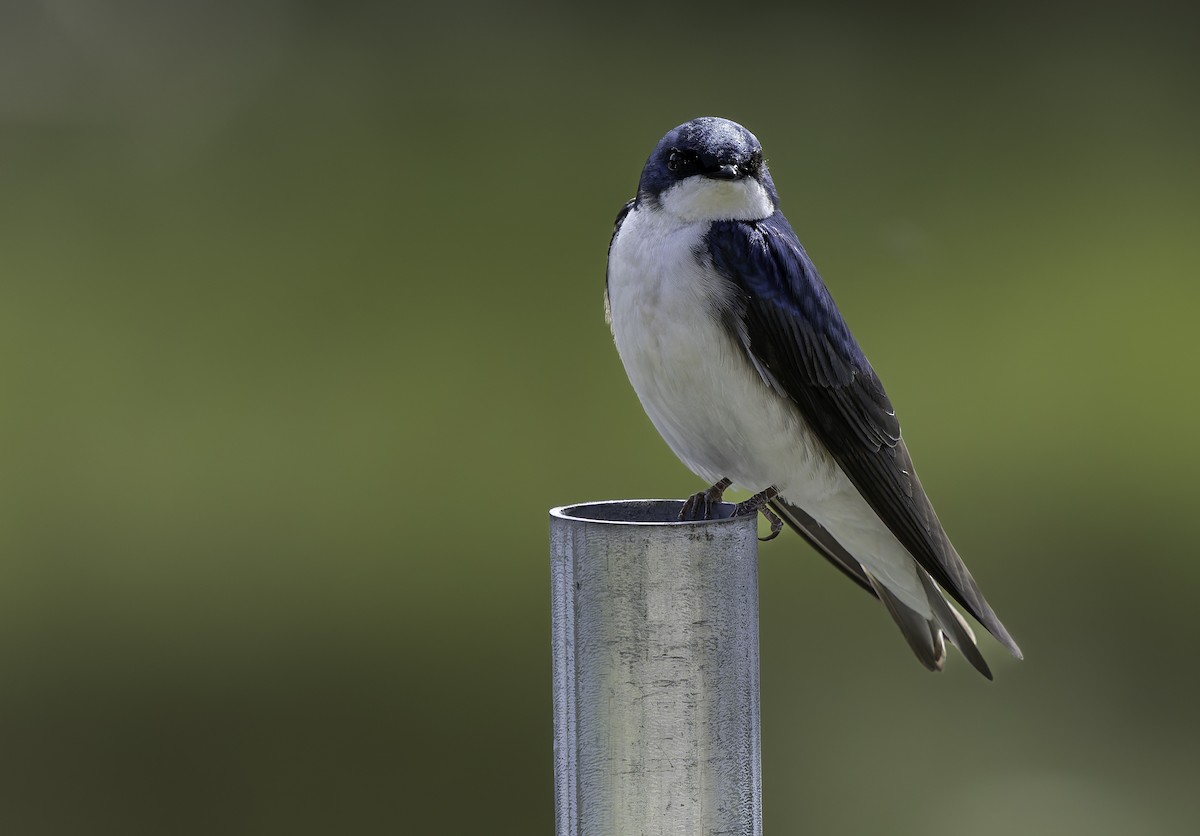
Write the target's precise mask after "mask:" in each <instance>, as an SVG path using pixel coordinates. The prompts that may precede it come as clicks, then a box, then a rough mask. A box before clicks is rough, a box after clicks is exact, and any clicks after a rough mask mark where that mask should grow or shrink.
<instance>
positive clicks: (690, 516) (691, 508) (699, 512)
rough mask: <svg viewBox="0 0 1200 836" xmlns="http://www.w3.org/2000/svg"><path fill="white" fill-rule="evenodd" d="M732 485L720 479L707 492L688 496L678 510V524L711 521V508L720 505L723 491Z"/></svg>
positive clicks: (726, 480)
mask: <svg viewBox="0 0 1200 836" xmlns="http://www.w3.org/2000/svg"><path fill="white" fill-rule="evenodd" d="M732 484H733V482H731V481H729V480H728V479H722V480H721V481H720V482H717V483H716V484H715V485H713V486H712V487H711V488H709V489H708V490H703V491H700V492H699V493H694V494H692V495H691V496H689V497H688V498H687V501H686V502H684V503H683V507H682V508H680V509H679V520H680V522H697V521H698V520H711V519H712V511H713V507H714V506H717V505H720V504H721V497H723V496H724V495H725V490H726V489H727V488H728V487H729V486H730V485H732Z"/></svg>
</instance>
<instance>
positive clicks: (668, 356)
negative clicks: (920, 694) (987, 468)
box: [605, 117, 1021, 679]
mask: <svg viewBox="0 0 1200 836" xmlns="http://www.w3.org/2000/svg"><path fill="white" fill-rule="evenodd" d="M605 307H606V313H607V316H608V320H609V323H610V325H611V326H612V333H613V338H614V340H615V342H616V345H617V351H618V352H619V353H620V355H621V361H622V362H623V363H624V365H625V371H626V372H627V373H628V375H629V380H630V382H631V383H632V384H633V388H634V390H635V391H636V392H637V396H638V398H639V399H640V400H641V402H642V406H643V407H644V408H645V410H646V414H647V415H648V416H649V417H650V420H651V421H652V422H653V423H654V426H655V427H656V428H657V429H658V431H659V433H660V434H661V435H662V437H663V439H664V440H666V442H667V444H668V445H669V446H670V447H671V449H672V450H673V451H674V452H675V455H677V456H678V457H679V458H680V459H681V460H682V461H683V463H684V464H685V465H687V467H688V468H689V469H691V470H692V471H693V472H694V473H695V474H697V475H698V476H700V477H701V478H702V479H704V480H705V481H706V482H710V483H712V487H711V488H709V489H707V490H705V491H701V492H699V493H697V494H695V495H694V496H692V497H691V498H690V499H688V501H687V502H686V503H685V504H684V507H683V510H682V512H681V513H680V518H681V519H706V518H708V516H709V515H710V513H711V512H712V508H713V506H714V505H715V504H716V503H718V502H720V500H721V497H722V495H723V493H724V491H725V489H726V488H728V487H730V485H734V484H736V485H738V486H740V487H743V488H745V489H747V490H749V491H751V492H754V495H753V496H752V497H751V498H750V499H749V500H747V501H746V502H743V503H740V504H739V505H738V506H737V510H736V512H735V513H746V514H757V513H758V512H759V511H760V510H761V511H762V512H763V513H764V515H765V516H766V517H767V518H768V519H769V520H770V521H771V528H772V534H771V537H774V536H775V534H777V533H778V532H779V530H780V529H781V528H782V525H783V521H786V522H787V523H788V525H790V526H791V527H792V528H793V529H795V530H796V531H797V532H799V534H800V535H801V536H802V537H804V539H805V540H807V541H808V542H809V543H810V544H811V545H812V546H813V548H815V549H816V550H817V551H818V552H819V553H820V554H822V555H824V556H825V557H826V558H827V559H829V560H830V561H831V562H832V563H833V565H834V566H836V567H837V568H838V569H840V570H842V572H844V573H845V574H846V575H847V576H849V577H850V579H851V580H853V581H855V582H857V583H858V584H859V585H860V586H862V587H863V588H864V589H865V590H867V591H868V592H870V593H872V594H874V595H875V596H876V597H878V598H879V600H880V601H882V602H883V604H884V606H885V607H886V609H887V611H888V613H890V614H891V616H892V618H893V619H895V621H896V624H897V625H899V627H900V630H901V632H902V633H903V634H904V638H905V639H906V640H907V641H908V644H909V646H910V647H911V648H912V650H913V652H915V653H916V655H917V658H918V659H920V660H921V662H922V663H923V664H924V665H925V666H926V667H927V668H929V669H930V670H940V669H941V668H942V666H943V664H944V663H945V659H946V648H945V643H944V641H943V635H944V636H945V637H946V638H948V639H949V640H950V641H951V642H952V643H953V644H954V645H955V646H956V647H958V649H959V650H960V651H961V652H962V654H963V655H964V656H965V657H966V658H967V659H968V660H969V661H970V662H971V664H972V665H973V666H974V667H975V668H976V669H977V670H979V672H980V673H982V674H983V675H984V676H986V677H988V678H989V679H991V672H990V671H989V670H988V666H987V663H986V662H985V661H984V659H983V656H982V654H980V652H979V649H978V647H976V644H975V635H974V633H972V631H971V628H970V627H969V626H968V625H967V622H966V620H965V619H964V618H963V617H962V616H961V615H960V614H959V613H958V611H957V610H956V609H955V608H954V607H953V605H951V604H950V602H949V601H947V600H946V598H945V597H944V595H943V590H944V591H945V593H948V594H949V595H950V597H952V598H953V599H954V600H955V601H957V602H958V603H959V604H961V605H962V606H963V607H964V608H965V609H966V610H967V611H968V612H969V613H970V614H971V615H972V616H974V617H975V618H976V619H977V620H978V621H979V623H980V624H982V625H983V626H984V627H986V628H987V629H988V630H989V631H990V632H991V633H992V635H994V636H995V637H996V638H997V639H998V640H999V641H1000V642H1001V643H1002V644H1003V645H1004V646H1005V647H1007V648H1008V649H1009V651H1011V652H1012V654H1013V655H1014V656H1016V657H1017V658H1018V659H1019V658H1021V651H1020V649H1019V648H1018V647H1017V644H1016V642H1014V641H1013V639H1012V637H1011V636H1009V634H1008V631H1007V630H1006V629H1004V625H1003V624H1001V623H1000V619H999V618H997V617H996V614H995V613H994V612H993V611H992V608H991V607H990V606H989V605H988V603H987V601H986V600H984V597H983V594H982V593H981V592H980V591H979V587H978V586H976V584H975V579H974V578H972V577H971V573H970V572H969V571H968V570H967V567H966V566H965V565H964V564H963V562H962V559H961V558H960V557H959V556H958V552H957V551H955V549H954V546H953V545H951V543H950V539H949V538H948V537H947V536H946V532H945V531H944V530H943V529H942V524H941V523H940V522H939V521H938V518H937V514H935V513H934V510H933V506H932V505H931V504H930V501H929V498H928V497H927V496H926V495H925V491H924V489H923V488H922V487H921V482H920V480H918V479H917V474H916V472H915V471H914V470H913V464H912V459H911V457H910V456H909V453H908V448H907V447H906V446H905V443H904V441H903V440H902V439H901V437H900V422H899V421H898V420H897V418H896V413H895V411H894V410H893V409H892V404H891V401H890V400H888V396H887V395H886V394H885V393H884V390H883V385H882V384H881V383H880V382H879V378H878V377H877V376H876V374H875V371H874V370H873V369H872V368H871V364H870V363H868V362H867V358H866V357H865V356H864V355H863V352H862V349H861V348H859V346H858V343H857V342H856V341H855V339H854V337H853V335H851V333H850V329H849V328H848V327H847V325H846V323H845V321H844V320H843V319H842V315H841V313H839V311H838V309H837V306H836V305H835V304H834V302H833V298H832V297H831V296H830V294H829V291H828V289H826V287H825V284H824V283H823V282H822V281H821V277H820V276H819V275H818V274H817V270H816V268H815V267H814V266H813V263H812V261H811V260H810V259H809V257H808V254H807V253H806V252H805V251H804V247H803V246H801V244H800V241H799V239H798V238H797V237H796V233H795V232H794V231H793V230H792V227H791V225H790V224H789V223H788V221H787V218H785V217H784V216H783V213H782V212H781V211H780V210H779V196H778V195H777V194H776V192H775V185H774V183H773V182H772V181H771V175H770V173H769V172H768V171H767V165H766V163H765V162H764V161H763V154H762V146H761V145H759V142H758V140H757V139H756V138H755V136H754V134H752V133H750V131H748V130H746V129H745V128H743V127H742V126H741V125H739V124H737V123H735V122H731V121H729V120H727V119H719V118H716V117H704V118H700V119H693V120H692V121H690V122H686V123H684V124H683V125H680V126H679V127H677V128H675V129H674V130H672V131H670V132H669V133H668V134H667V135H666V136H664V137H663V138H662V140H661V141H660V142H659V143H658V145H657V147H655V149H654V152H653V153H652V154H651V155H650V158H649V159H648V160H647V161H646V165H645V168H643V169H642V175H641V180H640V182H639V183H638V190H637V196H636V197H635V198H634V199H633V200H630V201H629V202H628V203H627V204H625V207H624V208H623V209H622V210H621V212H620V214H618V215H617V221H616V228H615V230H614V231H613V236H612V241H611V243H610V244H609V252H608V275H607V281H606V293H605ZM780 518H782V520H781V519H780ZM767 539H770V538H767Z"/></svg>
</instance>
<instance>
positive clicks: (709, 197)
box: [638, 116, 779, 221]
mask: <svg viewBox="0 0 1200 836" xmlns="http://www.w3.org/2000/svg"><path fill="white" fill-rule="evenodd" d="M638 202H639V203H647V204H649V205H651V206H653V207H655V208H658V209H660V210H662V211H665V212H668V213H670V214H672V215H674V216H676V217H678V218H679V219H680V220H683V221H716V220H744V221H754V220H760V219H762V218H765V217H768V216H770V215H771V214H772V213H773V212H774V211H775V209H776V207H777V206H778V202H779V201H778V197H777V196H776V194H775V185H774V184H773V183H772V182H771V175H770V173H769V172H768V171H767V165H766V163H765V162H763V156H762V146H761V145H760V144H759V142H758V139H756V138H755V136H754V134H752V133H750V132H749V131H748V130H746V129H745V128H743V127H742V126H741V125H739V124H738V123H737V122H731V121H729V120H728V119H721V118H719V117H716V116H702V117H700V118H699V119H693V120H691V121H690V122H684V123H683V124H682V125H680V126H679V127H677V128H675V129H674V130H672V131H669V132H668V133H667V135H666V136H664V137H663V138H662V139H661V140H659V143H658V146H657V147H656V148H655V149H654V153H652V154H651V155H650V159H648V160H646V167H645V168H643V169H642V179H641V181H640V182H639V183H638Z"/></svg>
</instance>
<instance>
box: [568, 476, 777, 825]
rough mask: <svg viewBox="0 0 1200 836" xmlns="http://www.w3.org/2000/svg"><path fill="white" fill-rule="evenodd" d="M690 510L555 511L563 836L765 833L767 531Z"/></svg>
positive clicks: (752, 521)
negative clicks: (761, 584) (762, 709)
mask: <svg viewBox="0 0 1200 836" xmlns="http://www.w3.org/2000/svg"><path fill="white" fill-rule="evenodd" d="M679 508H680V503H679V502H678V501H670V500H629V501H619V502H598V503H590V504H586V505H572V506H564V507H561V508H554V509H553V510H551V511H550V564H551V571H550V576H551V587H552V596H553V604H552V608H551V613H552V616H551V617H552V628H553V634H554V636H553V644H554V813H555V822H556V832H557V834H558V836H667V834H671V836H712V835H713V834H723V835H724V834H728V836H760V835H761V833H762V767H761V761H760V754H759V753H760V738H759V714H758V711H759V702H758V539H757V535H758V530H757V519H756V518H755V517H738V518H732V519H720V520H713V521H709V522H700V523H679V522H675V520H676V519H677V515H678V513H679ZM732 508H733V506H732V505H728V504H726V505H723V506H722V510H723V513H724V514H725V515H728V514H729V513H730V512H731V510H732Z"/></svg>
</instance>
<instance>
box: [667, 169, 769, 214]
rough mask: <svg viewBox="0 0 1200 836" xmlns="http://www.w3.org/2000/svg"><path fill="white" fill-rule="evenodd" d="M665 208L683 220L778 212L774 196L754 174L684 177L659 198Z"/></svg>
mask: <svg viewBox="0 0 1200 836" xmlns="http://www.w3.org/2000/svg"><path fill="white" fill-rule="evenodd" d="M659 203H660V204H661V205H662V208H663V209H664V210H665V211H667V212H669V213H670V214H672V215H674V216H675V217H677V218H679V219H680V220H681V221H686V222H694V221H758V220H762V219H763V218H766V217H769V216H770V215H771V214H772V213H774V211H775V207H774V206H773V205H772V204H771V196H770V195H768V194H767V190H766V189H764V188H763V185H762V183H760V182H758V181H757V180H755V179H754V178H753V177H743V178H742V179H740V180H713V179H710V178H708V177H702V176H696V177H688V178H686V179H684V180H680V181H679V182H678V183H676V184H674V185H673V186H671V187H670V188H669V189H667V190H666V191H664V192H663V193H662V195H661V196H660V197H659Z"/></svg>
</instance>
